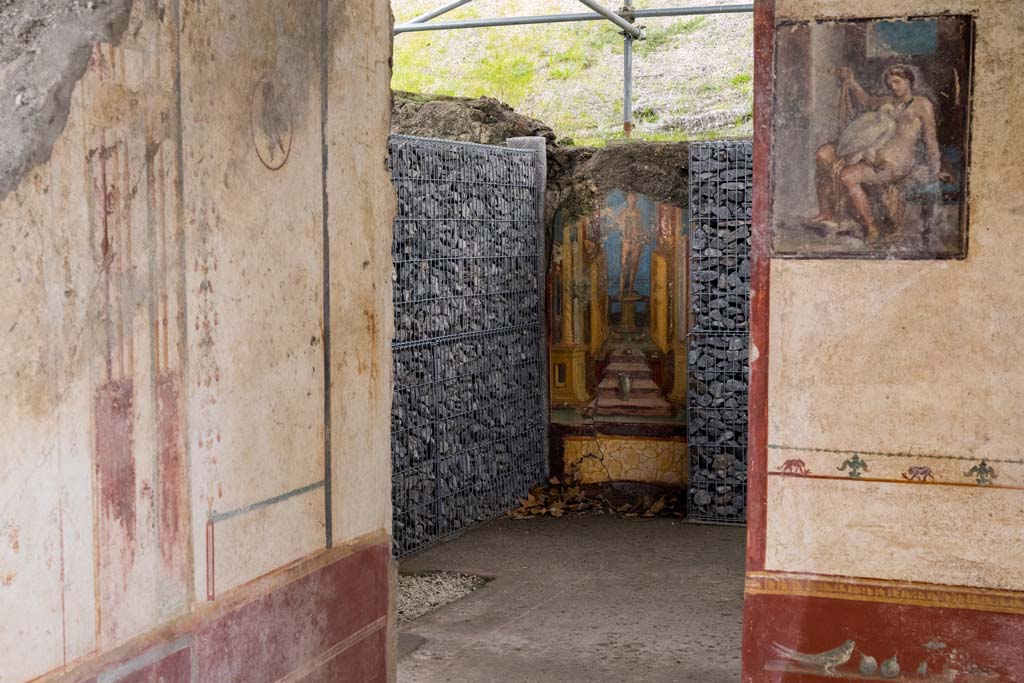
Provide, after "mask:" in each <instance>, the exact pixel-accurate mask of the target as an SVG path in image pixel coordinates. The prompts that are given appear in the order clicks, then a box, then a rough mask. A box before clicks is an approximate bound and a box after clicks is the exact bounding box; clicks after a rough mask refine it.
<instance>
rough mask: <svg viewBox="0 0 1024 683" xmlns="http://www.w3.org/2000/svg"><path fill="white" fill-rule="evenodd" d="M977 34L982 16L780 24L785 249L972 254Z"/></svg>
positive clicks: (779, 188) (777, 125)
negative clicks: (973, 91) (973, 75)
mask: <svg viewBox="0 0 1024 683" xmlns="http://www.w3.org/2000/svg"><path fill="white" fill-rule="evenodd" d="M973 44H974V23H973V18H972V17H970V16H953V15H943V16H933V17H911V18H904V19H851V20H834V21H833V20H819V21H799V22H797V21H794V22H782V23H780V24H779V26H778V29H777V32H776V46H775V48H776V61H775V69H776V71H775V99H774V110H773V111H774V114H773V122H772V125H773V147H774V153H773V155H772V158H773V169H772V178H773V183H772V199H773V201H772V206H773V215H772V241H773V244H772V247H773V253H774V255H775V256H780V257H789V258H877V259H948V258H964V257H965V256H966V255H967V175H968V151H969V137H970V107H971V63H972V55H973Z"/></svg>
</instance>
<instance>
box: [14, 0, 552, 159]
mask: <svg viewBox="0 0 1024 683" xmlns="http://www.w3.org/2000/svg"><path fill="white" fill-rule="evenodd" d="M2 1H3V0H0V2H2ZM391 132H393V133H401V134H403V135H418V136H421V137H427V138H444V139H445V140H459V141H461V142H482V143H484V144H489V145H500V144H503V143H504V142H505V140H506V139H507V138H515V137H527V136H534V135H539V136H541V137H544V138H546V139H547V141H548V147H549V149H550V148H551V146H553V145H554V141H555V132H554V131H553V130H551V128H549V127H548V126H547V125H545V124H543V123H541V122H540V121H538V120H536V119H531V118H530V117H529V116H524V115H522V114H517V113H516V112H515V111H513V109H512V107H510V106H508V105H507V104H504V103H502V102H499V101H498V100H496V99H494V98H492V97H479V98H476V99H471V98H468V97H447V96H444V95H418V94H415V93H408V92H401V91H396V92H395V93H394V101H393V107H392V118H391Z"/></svg>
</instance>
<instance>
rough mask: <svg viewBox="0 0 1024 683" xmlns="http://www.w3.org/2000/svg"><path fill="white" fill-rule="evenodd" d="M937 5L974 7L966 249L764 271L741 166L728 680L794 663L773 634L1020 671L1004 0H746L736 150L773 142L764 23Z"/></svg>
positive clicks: (1013, 214) (933, 10)
mask: <svg viewBox="0 0 1024 683" xmlns="http://www.w3.org/2000/svg"><path fill="white" fill-rule="evenodd" d="M773 5H774V12H775V15H774V17H773V16H772V6H773ZM854 5H855V6H854ZM953 9H955V11H956V12H958V13H970V14H973V15H974V17H975V19H976V35H977V42H976V51H975V59H976V62H975V69H974V88H973V124H972V136H971V150H970V151H971V155H970V198H969V216H970V228H969V245H968V254H967V257H966V258H965V259H964V260H957V261H861V260H807V261H790V260H773V261H771V264H770V271H769V270H768V267H767V265H766V263H767V261H766V259H767V257H768V255H767V253H766V251H764V245H765V244H766V241H765V239H766V238H765V231H766V229H767V228H766V226H767V221H766V219H767V217H768V213H767V211H768V210H770V209H767V210H766V209H765V207H766V204H765V203H764V202H765V201H766V197H767V192H768V187H769V186H770V185H769V182H770V181H769V179H768V177H767V175H765V174H762V175H758V174H759V173H763V172H766V171H767V167H766V166H765V165H764V164H763V163H762V165H761V166H760V167H758V168H756V169H755V179H756V182H757V183H758V189H757V190H756V192H758V193H760V194H759V195H758V198H756V199H755V216H756V217H757V218H756V221H755V238H757V235H758V234H760V235H761V239H760V241H758V240H757V239H755V245H758V244H759V245H760V246H761V250H760V251H759V250H758V249H757V248H755V254H756V255H757V257H758V259H759V261H760V265H757V264H756V265H755V266H754V273H755V275H754V283H753V287H754V290H755V292H756V294H755V304H754V315H753V325H754V330H753V340H754V348H752V351H751V355H752V362H753V363H754V365H753V369H752V375H753V377H754V380H753V382H752V402H751V413H752V424H751V430H752V437H751V438H752V450H751V481H752V484H753V485H752V489H751V495H750V499H751V530H750V543H749V546H748V577H747V598H748V599H747V605H746V619H745V624H746V643H745V646H744V652H745V673H744V680H745V681H782V680H797V679H798V678H799V677H798V675H797V674H795V673H792V670H790V671H791V673H785V671H783V670H782V669H780V668H772V667H773V666H776V665H773V664H772V663H771V660H772V659H773V658H778V650H777V648H773V645H772V643H773V642H778V643H781V644H782V645H784V646H787V647H791V648H795V649H797V650H801V651H804V652H813V651H822V650H826V649H829V648H832V647H836V646H838V645H840V644H842V643H843V642H844V641H854V642H855V643H856V647H857V649H858V651H859V652H860V653H867V654H869V655H874V656H875V657H876V658H877V660H878V661H879V662H881V661H882V658H888V657H890V656H891V655H893V653H894V652H895V653H898V655H899V656H898V662H899V663H900V664H901V665H902V667H903V671H904V672H905V673H910V672H915V671H922V670H924V671H928V672H930V673H928V674H924V675H921V680H936V681H938V680H958V681H959V680H993V681H996V680H998V681H1018V680H1024V664H1022V659H1021V656H1020V648H1019V643H1020V642H1021V640H1022V638H1024V545H1022V544H1021V538H1022V536H1021V533H1022V532H1021V529H1022V528H1024V509H1022V507H1021V490H1022V489H1024V458H1022V450H1021V427H1020V419H1019V416H1020V414H1021V412H1022V410H1024V394H1022V392H1021V387H1022V386H1024V372H1022V370H1021V368H1020V367H1019V365H1018V364H1017V363H1016V362H1015V360H1014V359H1016V358H1017V357H1018V356H1019V355H1020V353H1021V351H1022V341H1021V332H1022V319H1021V314H1020V311H1021V310H1022V307H1024V301H1022V294H1021V292H1022V289H1021V287H1020V286H1018V285H1020V284H1022V282H1024V270H1022V269H1021V267H1020V256H1019V254H1018V253H1017V252H1018V251H1019V248H1018V246H1017V243H1018V240H1017V233H1018V232H1019V226H1020V218H1021V215H1024V199H1022V196H1021V194H1020V193H1019V192H1015V191H1011V188H1017V187H1020V186H1021V184H1022V182H1024V165H1022V163H1021V160H1020V155H1019V153H1018V152H1017V151H1016V149H1015V148H1014V146H1013V145H1008V144H1007V140H1008V139H1010V137H1011V136H1012V134H1013V131H1016V130H1018V129H1020V128H1021V127H1022V126H1024V112H1022V110H1021V107H1020V93H1021V92H1024V50H1022V48H1021V44H1020V40H1019V37H1020V35H1021V32H1022V31H1024V6H1022V5H1020V4H1019V3H1015V2H1003V1H1000V0H968V1H966V2H963V3H955V7H954V4H953V3H944V2H938V1H936V0H900V1H899V2H895V3H894V2H883V1H882V0H864V1H863V2H859V3H846V4H844V5H842V6H839V5H838V4H837V3H834V2H829V1H827V0H776V2H774V3H772V2H761V3H759V8H758V12H757V20H756V21H757V23H756V27H757V32H758V36H759V37H758V41H759V43H758V52H757V54H758V59H759V62H760V66H759V67H758V68H757V73H758V79H759V80H758V83H757V90H758V92H759V101H758V111H759V112H760V114H759V116H760V118H759V119H758V121H757V122H756V123H755V130H756V131H757V135H758V137H757V139H756V140H755V144H756V147H755V161H756V160H757V159H758V155H759V154H760V155H764V156H761V157H760V158H761V159H762V160H763V159H767V158H768V156H767V155H769V154H770V155H772V156H773V157H778V156H780V155H782V156H785V155H787V154H788V153H789V150H785V149H778V148H776V149H772V147H771V137H770V129H769V128H768V124H769V120H768V119H767V113H766V112H768V111H770V109H769V107H770V90H768V88H769V86H772V85H774V88H775V89H776V91H777V92H786V89H787V88H788V87H789V86H790V85H792V84H790V83H788V82H787V80H786V78H787V76H786V74H785V73H779V74H778V75H777V76H775V77H774V79H773V75H772V66H771V62H770V58H771V45H772V33H773V30H774V27H775V26H776V25H777V24H776V22H779V21H783V20H787V19H815V18H831V17H836V16H837V15H841V16H843V17H849V16H861V17H880V16H895V17H901V16H906V15H926V14H938V13H944V12H948V11H950V10H953ZM782 30H784V29H782V28H780V29H779V31H782ZM773 81H774V83H773ZM794 163H801V162H799V160H794ZM759 202H760V204H759ZM758 206H760V207H761V209H759V208H758ZM773 208H777V207H773ZM769 282H770V285H769ZM766 288H768V289H767V290H766ZM765 294H767V297H765ZM769 300H770V303H769ZM769 308H770V313H769ZM765 396H766V397H767V403H766V404H764V403H763V402H762V399H763V398H764V397H765ZM755 413H757V415H755ZM755 469H756V470H757V472H756V473H755ZM926 470H927V472H926ZM851 473H852V474H851ZM819 475H820V476H819ZM755 482H756V484H755ZM755 506H756V508H757V509H756V511H755V510H754V507H755ZM859 657H860V655H857V657H854V658H853V659H851V660H850V665H849V666H848V667H847V669H848V670H850V671H856V670H857V662H858V661H859V660H858V658H859ZM784 659H785V658H784ZM922 666H923V669H922ZM944 671H945V672H947V673H945V674H943V675H946V676H952V678H939V674H940V673H942V672H944ZM948 672H952V673H948ZM929 676H931V677H929ZM799 680H804V679H803V678H799ZM914 680H917V679H914Z"/></svg>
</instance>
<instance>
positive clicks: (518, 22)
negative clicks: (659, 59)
mask: <svg viewBox="0 0 1024 683" xmlns="http://www.w3.org/2000/svg"><path fill="white" fill-rule="evenodd" d="M753 11H754V6H753V5H750V4H743V5H710V6H705V7H669V8H663V9H638V10H633V11H632V12H626V13H624V14H625V16H632V17H635V18H637V19H645V18H648V17H685V16H699V15H704V14H735V13H743V12H753ZM604 19H605V18H604V17H603V16H601V15H600V14H597V13H594V12H577V13H574V14H547V15H541V16H530V17H495V18H493V19H466V20H464V21H437V22H434V23H430V24H410V23H406V24H399V25H398V26H395V28H394V32H395V33H396V34H398V33H410V32H412V31H448V30H454V29H463V28H490V27H493V26H524V25H527V24H560V23H568V22H574V21H603V20H604Z"/></svg>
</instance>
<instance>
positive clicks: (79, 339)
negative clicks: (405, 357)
mask: <svg viewBox="0 0 1024 683" xmlns="http://www.w3.org/2000/svg"><path fill="white" fill-rule="evenodd" d="M36 4H40V3H18V2H15V6H16V8H17V9H25V8H26V7H27V9H26V11H36V10H37V9H38V8H36V7H35V5H36ZM82 4H83V5H84V4H85V3H82ZM88 4H89V5H90V6H94V8H91V9H90V8H87V9H89V11H92V9H96V10H97V11H99V10H100V9H103V10H104V11H106V7H107V5H111V7H113V5H114V4H117V3H107V2H97V3H88ZM29 5H32V7H28V6H29ZM5 6H6V7H9V6H10V3H7V5H5ZM75 6H76V7H77V4H76V5H75ZM115 9H116V8H115ZM111 11H112V10H111ZM104 16H106V15H104ZM75 17H76V15H75V14H74V13H73V12H72V13H71V14H68V15H67V16H63V15H62V17H58V18H60V20H61V21H64V22H65V23H64V24H60V25H61V26H63V27H64V29H67V27H68V25H69V24H67V22H69V21H70V22H72V24H73V22H74V21H75V20H76V19H75ZM83 21H84V20H83ZM390 22H391V18H390V13H389V9H388V6H387V3H386V2H383V1H379V2H373V3H360V4H358V5H357V4H353V3H347V4H338V3H328V2H316V1H315V0H303V1H302V2H298V3H291V4H289V5H288V6H287V7H284V6H279V5H278V4H277V3H269V2H258V3H240V2H233V1H231V0H216V1H213V2H210V1H208V2H204V3H184V2H181V3H179V2H172V1H171V0H167V1H161V0H151V1H148V2H141V1H140V2H136V3H134V5H133V6H132V8H131V14H130V17H126V18H125V19H124V25H123V26H119V27H118V30H117V31H111V32H108V33H102V32H99V33H97V31H98V30H99V29H96V28H95V27H93V26H92V25H91V24H89V25H88V26H84V28H82V31H80V32H79V33H81V34H82V35H85V36H86V40H85V43H84V44H85V46H86V47H85V50H86V55H85V60H84V64H83V65H82V69H83V71H84V73H83V74H82V75H81V78H80V79H79V78H78V75H76V74H75V73H74V70H73V69H72V70H71V71H70V72H67V73H65V72H61V73H60V74H58V75H59V76H60V77H61V78H64V79H66V80H67V90H68V98H67V107H68V113H67V123H66V126H63V128H62V129H61V128H60V127H58V129H57V131H56V133H55V134H54V135H55V136H54V137H53V140H52V141H51V144H52V150H50V149H43V148H42V147H39V148H34V151H30V154H29V156H28V157H26V156H25V154H24V153H21V152H19V150H14V151H11V150H9V149H7V148H4V149H3V150H2V151H3V165H2V167H3V168H4V169H8V168H10V169H13V170H12V171H11V173H10V174H8V175H7V176H5V177H6V178H8V179H9V180H10V179H12V189H11V190H10V192H9V193H8V194H7V195H6V196H5V197H2V198H0V228H2V230H3V233H4V235H5V236H6V237H7V243H8V248H6V249H5V250H4V251H3V255H2V256H0V264H2V270H3V272H5V273H7V274H8V280H7V285H6V288H5V296H4V297H3V301H2V303H0V326H2V328H3V329H4V331H5V334H4V338H3V350H4V352H3V354H2V355H0V378H2V379H3V383H4V386H5V387H6V391H5V395H6V397H7V399H6V401H5V410H4V411H3V412H2V417H0V425H2V430H3V433H4V434H5V438H6V442H7V443H6V447H5V448H4V450H3V451H2V453H0V464H2V467H0V469H2V470H3V471H4V477H3V481H2V482H0V538H2V539H3V543H2V544H0V596H2V597H0V602H2V604H3V605H4V609H5V611H6V613H7V614H8V615H9V616H10V615H15V614H17V615H19V616H18V618H16V619H15V618H7V619H4V620H2V621H0V646H2V647H3V649H4V651H5V652H7V653H8V654H7V655H6V656H5V657H4V664H3V666H0V681H4V682H5V683H6V682H7V681H12V682H15V681H24V680H28V679H32V678H35V677H39V676H44V677H45V678H46V680H51V679H67V680H74V681H85V680H91V679H90V677H91V676H95V675H98V674H100V673H102V674H103V676H102V680H110V681H119V680H142V679H143V677H145V676H158V675H159V676H162V677H163V678H162V680H168V681H186V680H255V678H254V675H255V673H254V672H256V671H259V676H261V677H262V676H270V677H271V678H280V677H288V676H291V677H293V678H297V677H299V676H307V675H315V676H326V677H327V678H330V679H331V680H343V678H338V677H334V678H331V676H332V675H334V674H337V673H338V672H334V673H333V674H332V673H331V670H332V669H331V667H334V668H337V669H339V670H341V669H344V670H346V671H349V672H363V673H362V674H361V675H362V678H360V680H365V679H368V678H374V677H383V676H385V675H386V673H387V671H386V667H387V661H386V660H387V656H386V654H387V652H388V644H387V638H388V630H387V621H388V601H389V595H390V571H391V570H390V560H389V548H390V542H389V530H390V502H389V501H390V478H389V437H388V434H389V413H390V397H391V388H390V387H391V373H390V352H389V347H390V340H391V329H392V313H391V292H390V288H391V286H390V277H389V275H390V270H391V268H390V242H391V218H392V216H393V212H394V199H393V196H394V195H393V191H392V189H391V185H390V182H389V179H388V175H387V170H386V165H385V162H386V156H387V148H386V137H387V133H388V116H389V111H390V93H389V89H388V83H389V78H390V71H389V68H388V59H389V56H390V25H391V23H390ZM58 23H59V22H58ZM55 25H56V24H55ZM0 28H2V26H0ZM68 30H70V29H68ZM76 35H77V34H76ZM117 36H120V39H119V40H118V42H116V43H110V42H97V43H96V44H94V45H92V46H91V47H90V42H91V40H101V41H102V40H105V39H115V38H116V37H117ZM11 63H12V64H15V65H19V64H20V65H21V66H20V67H19V68H18V69H12V68H5V69H4V70H3V71H0V92H7V91H6V90H5V88H9V87H13V86H12V83H15V81H17V82H22V81H24V80H25V78H26V77H28V78H32V77H34V76H36V75H39V74H38V73H37V72H35V71H32V69H35V68H37V67H39V64H38V63H36V62H32V61H31V60H27V58H26V59H22V58H21V57H18V58H16V59H15V60H14V62H11ZM26 69H27V70H28V71H26ZM43 75H45V74H43ZM11 79H14V80H13V81H12V80H11ZM18 79H20V81H19V80H18ZM15 85H16V83H15ZM62 87H63V86H62ZM8 104H9V103H8V102H7V98H6V97H5V98H4V104H3V106H4V107H7V106H8ZM24 106H26V107H27V106H30V105H29V104H26V105H24ZM58 118H59V116H58ZM10 121H14V122H15V123H17V125H23V124H24V125H30V124H31V117H21V118H19V119H17V120H16V121H15V120H14V119H6V118H5V122H10ZM26 122H27V123H26ZM49 122H50V119H46V121H42V122H37V123H39V125H43V124H44V123H46V124H48V123H49ZM5 130H6V129H5ZM44 137H45V136H44ZM6 139H7V137H6V135H5V140H6ZM45 142H46V141H45V140H44V141H43V143H41V144H43V147H45ZM40 150H42V151H40ZM19 154H20V156H19ZM26 159H28V161H27V162H26V161H25V160H26ZM9 162H10V163H9ZM19 169H20V170H19ZM12 174H13V175H12ZM268 672H269V673H268ZM193 677H194V678H193ZM147 680H148V679H147ZM289 680H290V679H289Z"/></svg>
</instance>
